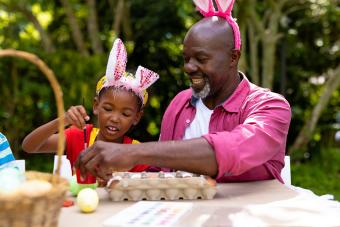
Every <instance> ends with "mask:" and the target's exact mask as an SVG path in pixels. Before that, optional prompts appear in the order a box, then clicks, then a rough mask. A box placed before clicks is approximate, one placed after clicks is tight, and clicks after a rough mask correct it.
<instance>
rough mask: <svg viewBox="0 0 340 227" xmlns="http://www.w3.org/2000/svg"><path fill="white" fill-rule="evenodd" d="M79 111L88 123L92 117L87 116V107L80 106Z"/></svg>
mask: <svg viewBox="0 0 340 227" xmlns="http://www.w3.org/2000/svg"><path fill="white" fill-rule="evenodd" d="M78 110H79V112H80V114H81V116H82V118H83V119H84V120H85V121H88V120H90V117H89V116H88V115H87V113H86V110H85V107H83V106H78Z"/></svg>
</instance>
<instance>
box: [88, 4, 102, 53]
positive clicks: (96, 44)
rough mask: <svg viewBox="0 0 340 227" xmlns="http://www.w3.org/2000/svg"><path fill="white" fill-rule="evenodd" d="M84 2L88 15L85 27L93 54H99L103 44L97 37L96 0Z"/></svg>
mask: <svg viewBox="0 0 340 227" xmlns="http://www.w3.org/2000/svg"><path fill="white" fill-rule="evenodd" d="M86 3H87V8H88V14H89V16H88V17H87V29H88V33H89V36H90V40H91V46H92V50H93V52H94V53H95V54H101V53H103V46H102V42H101V40H100V37H99V30H98V24H97V23H98V22H97V12H96V1H95V0H86Z"/></svg>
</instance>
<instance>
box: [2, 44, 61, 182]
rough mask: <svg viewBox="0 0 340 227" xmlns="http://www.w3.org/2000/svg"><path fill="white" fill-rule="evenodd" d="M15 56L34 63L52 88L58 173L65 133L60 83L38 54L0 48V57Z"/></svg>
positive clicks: (58, 173)
mask: <svg viewBox="0 0 340 227" xmlns="http://www.w3.org/2000/svg"><path fill="white" fill-rule="evenodd" d="M7 56H9V57H17V58H22V59H25V60H27V61H29V62H31V63H33V64H34V65H36V66H37V67H38V68H39V69H40V70H41V71H42V72H43V74H44V75H45V76H46V77H47V79H48V81H49V82H50V85H51V87H52V89H53V93H54V96H55V99H56V102H57V110H58V113H57V114H58V118H59V121H58V128H59V129H58V149H57V155H58V165H57V169H56V171H55V173H56V175H57V176H59V175H60V166H61V156H62V154H63V153H64V141H65V135H64V117H63V116H64V112H65V111H64V102H63V92H62V91H61V88H60V85H59V83H58V81H57V79H56V77H55V75H54V73H53V71H52V70H51V69H50V68H49V67H48V66H47V65H46V64H45V62H43V61H42V60H41V59H40V58H39V57H38V56H36V55H35V54H32V53H29V52H26V51H19V50H14V49H4V50H0V57H7ZM57 178H58V177H53V179H52V183H53V184H54V183H56V179H57Z"/></svg>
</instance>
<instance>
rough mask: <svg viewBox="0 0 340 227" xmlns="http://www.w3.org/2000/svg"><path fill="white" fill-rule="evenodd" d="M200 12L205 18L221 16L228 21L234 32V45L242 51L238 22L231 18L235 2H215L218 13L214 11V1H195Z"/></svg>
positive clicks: (225, 0)
mask: <svg viewBox="0 0 340 227" xmlns="http://www.w3.org/2000/svg"><path fill="white" fill-rule="evenodd" d="M193 1H194V3H195V5H196V7H197V8H198V10H199V11H200V12H201V14H202V15H203V16H204V17H212V16H219V17H223V18H225V19H226V20H227V22H228V24H229V25H230V26H231V28H232V29H233V32H234V45H235V49H236V50H240V49H241V36H240V29H239V27H238V25H237V23H236V20H235V19H234V18H232V16H231V10H232V9H233V5H234V1H235V0H215V2H216V6H217V9H218V10H217V11H216V10H215V9H214V5H213V2H212V1H213V0H193Z"/></svg>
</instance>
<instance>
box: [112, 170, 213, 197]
mask: <svg viewBox="0 0 340 227" xmlns="http://www.w3.org/2000/svg"><path fill="white" fill-rule="evenodd" d="M106 190H107V191H108V192H109V196H110V198H111V200H113V201H140V200H182V199H185V200H194V199H212V198H214V196H215V194H216V181H215V180H213V179H211V178H210V177H207V176H204V175H197V174H193V173H188V172H183V171H177V172H158V173H152V172H140V173H130V172H116V173H113V174H112V178H111V180H110V181H109V182H108V184H107V186H106Z"/></svg>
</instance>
